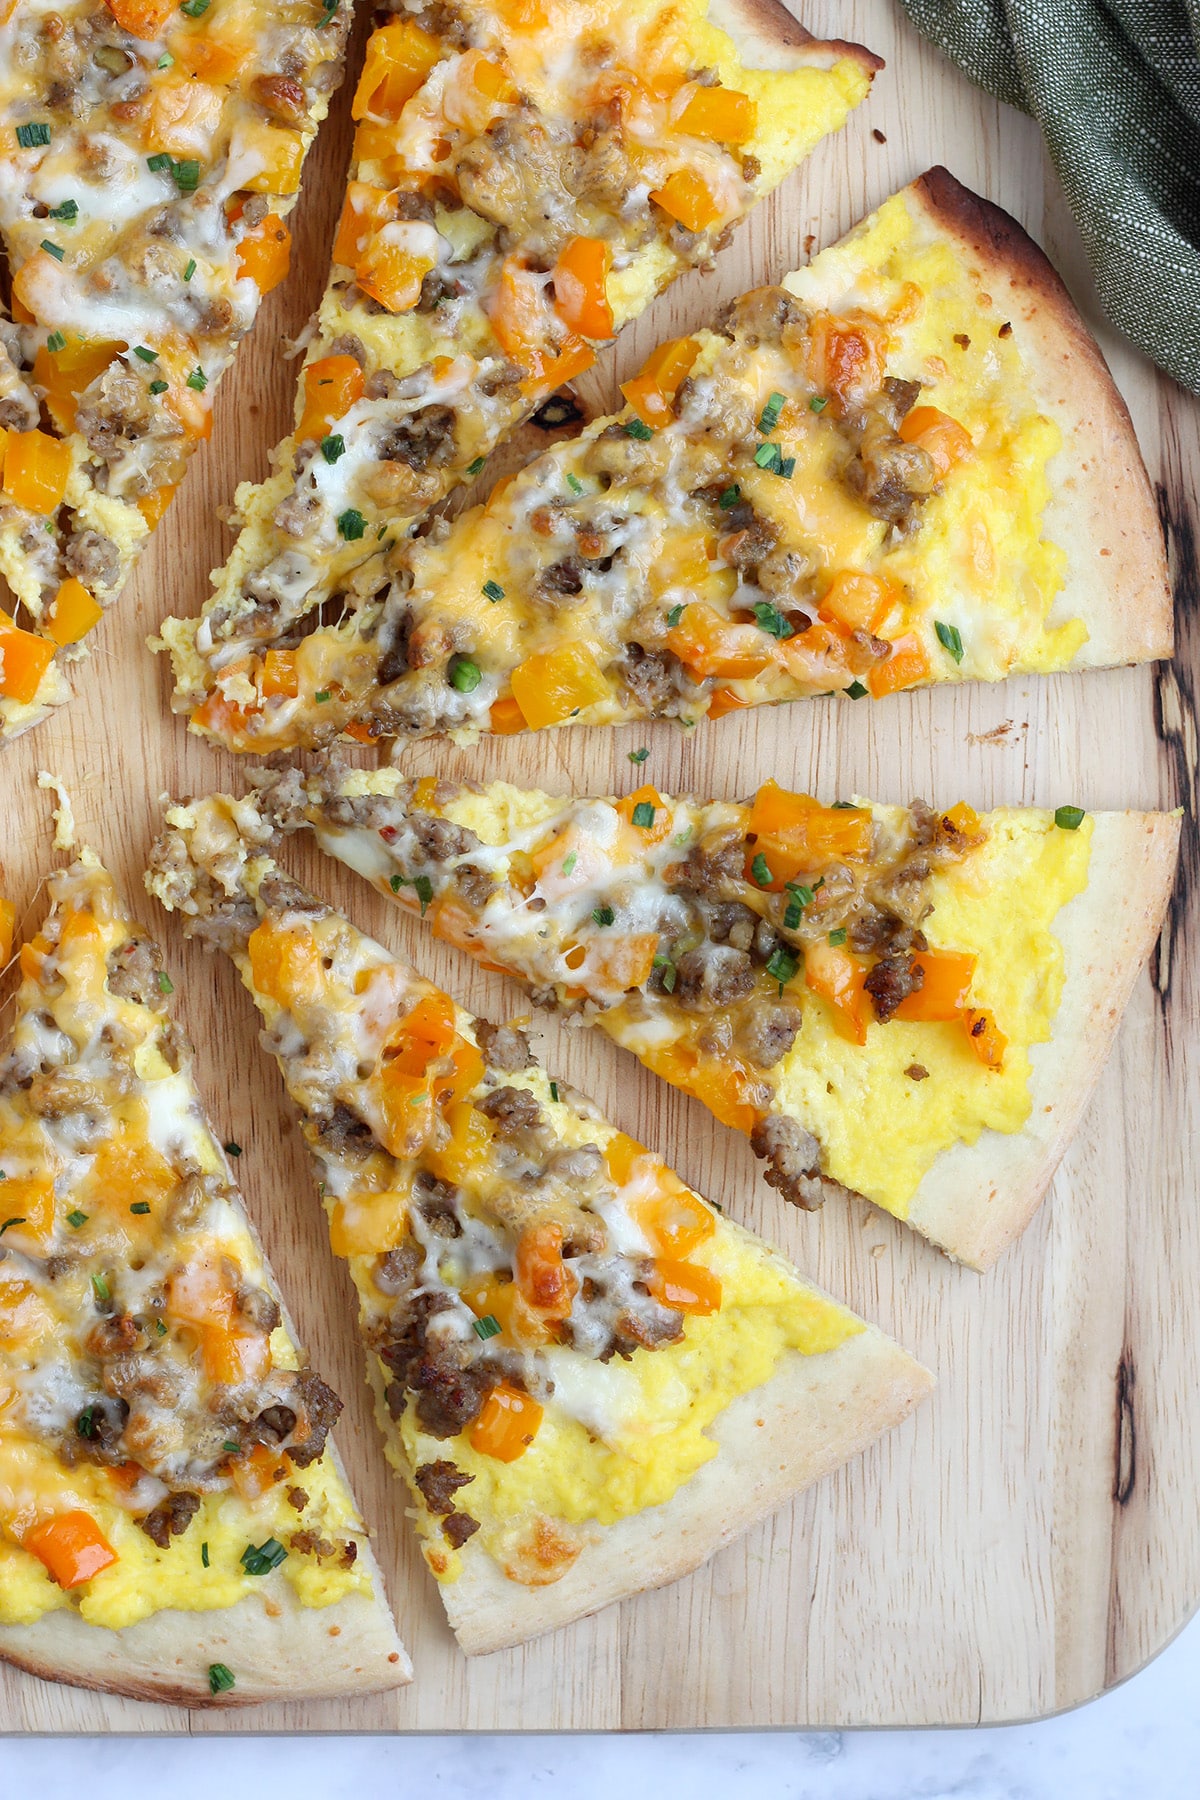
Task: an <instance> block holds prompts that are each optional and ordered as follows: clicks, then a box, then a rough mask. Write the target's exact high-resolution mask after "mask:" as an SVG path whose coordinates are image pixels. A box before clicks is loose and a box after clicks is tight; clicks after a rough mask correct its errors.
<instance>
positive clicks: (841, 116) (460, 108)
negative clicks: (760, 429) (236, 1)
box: [163, 0, 875, 748]
mask: <svg viewBox="0 0 1200 1800" xmlns="http://www.w3.org/2000/svg"><path fill="white" fill-rule="evenodd" d="M706 14H707V0H626V3H625V4H623V5H621V6H619V7H612V6H600V5H597V4H594V3H592V0H588V3H585V4H578V3H577V0H530V3H529V4H526V3H524V0H520V3H517V0H488V3H486V4H469V5H465V6H462V7H460V8H456V9H454V10H453V12H452V14H451V26H448V27H446V28H445V29H444V30H443V31H442V34H441V35H440V36H439V35H438V32H437V30H436V29H435V28H434V27H433V26H432V25H431V24H430V19H429V17H428V16H427V15H425V14H421V15H419V17H418V18H417V19H416V20H413V19H410V18H408V17H406V16H405V15H404V14H401V15H399V16H398V17H393V18H390V19H389V20H388V22H387V23H385V24H384V25H382V26H381V27H380V28H379V30H378V31H377V32H376V34H375V36H374V38H373V39H372V41H371V43H370V44H369V45H368V48H367V58H366V64H365V69H364V74H363V76H362V78H361V80H360V82H359V86H358V89H357V92H356V95H355V101H354V108H353V110H354V116H355V118H356V119H357V120H358V130H357V137H356V141H355V163H354V167H353V169H352V172H351V181H350V185H349V189H348V195H347V201H346V210H345V212H344V214H343V218H342V223H341V225H340V227H339V230H338V234H337V238H336V240H335V244H334V250H333V269H332V272H331V276H330V281H329V286H328V288H327V289H326V293H325V297H324V299H323V301H322V304H321V308H320V313H319V317H318V324H317V330H316V332H315V334H314V336H313V338H312V340H311V342H310V343H309V346H308V351H307V357H306V362H305V367H304V370H303V371H302V374H301V383H300V391H299V394H298V397H297V415H296V417H297V426H296V431H295V433H294V434H293V436H291V437H290V438H288V439H286V440H285V441H284V442H283V443H282V444H281V445H280V446H279V448H278V450H277V451H276V452H275V458H274V460H275V466H276V469H277V473H276V474H275V475H274V476H272V477H271V479H270V480H268V481H267V482H265V483H263V484H261V485H259V486H253V485H251V484H249V483H247V484H245V485H244V486H243V487H242V488H241V489H240V490H239V493H238V497H237V504H238V509H239V515H240V519H241V522H242V531H241V535H240V537H239V539H238V542H237V545H236V546H235V548H234V551H233V553H232V555H231V557H230V559H229V561H228V563H227V564H226V566H225V568H224V569H223V570H221V571H220V573H219V575H218V576H217V585H216V591H215V592H214V594H213V597H212V599H211V600H210V601H209V603H208V604H207V605H206V607H205V609H204V614H203V617H202V618H201V619H200V620H194V619H193V620H168V621H167V623H166V625H165V626H164V628H163V640H164V641H165V643H166V644H167V645H168V646H169V647H170V649H171V651H172V654H173V657H174V660H175V667H176V680H177V690H176V700H175V704H176V706H177V707H178V708H179V709H180V710H186V711H188V712H189V713H190V714H191V715H192V722H193V724H194V725H195V727H196V728H197V729H198V730H201V731H204V732H207V733H209V734H210V735H213V736H215V737H219V738H223V739H225V740H227V741H229V742H232V743H235V744H237V746H238V747H239V748H241V747H245V745H244V744H243V743H242V739H243V738H245V739H246V740H247V742H248V743H251V742H252V743H253V745H254V747H256V748H257V747H261V746H262V745H263V744H265V742H266V741H267V740H266V737H265V736H264V735H263V733H264V728H265V721H262V720H260V719H259V718H258V717H257V714H258V711H259V709H260V707H261V703H262V702H263V701H264V699H269V700H271V701H272V702H275V703H277V702H278V701H279V700H280V699H282V698H285V697H286V699H287V702H288V704H286V705H285V706H283V707H280V706H279V705H278V704H272V706H271V707H270V709H269V710H270V711H271V713H272V718H273V728H274V729H273V733H272V737H273V741H274V742H277V743H281V744H282V743H285V742H288V743H298V742H301V741H305V740H306V738H307V736H308V734H310V733H311V732H320V731H321V729H322V726H323V722H324V720H325V719H326V718H327V716H328V715H327V714H326V713H325V712H323V710H322V709H323V708H324V707H325V706H326V700H325V699H323V698H321V696H323V695H326V694H327V693H328V691H329V690H330V689H333V690H334V692H335V693H337V692H338V691H339V689H340V687H341V686H342V684H343V683H344V679H345V676H346V673H347V670H348V668H349V666H350V665H351V664H352V663H356V662H359V661H365V663H367V664H369V665H370V667H367V666H364V667H363V668H361V669H359V670H358V672H357V674H356V677H355V681H354V683H353V686H354V688H355V690H356V691H357V689H359V688H360V687H361V686H362V683H363V681H364V680H365V679H367V678H368V676H369V673H370V668H373V666H374V661H375V660H377V659H376V658H373V657H372V656H371V653H370V652H367V653H366V656H365V658H364V656H363V655H362V653H361V651H360V650H359V649H358V648H357V647H356V643H355V641H354V634H353V633H351V634H349V636H347V634H345V633H343V634H341V635H340V636H339V634H338V633H337V632H334V633H332V634H331V633H329V632H326V631H320V630H319V631H317V632H316V633H315V634H313V635H310V636H308V637H306V638H305V641H304V645H303V647H302V649H301V650H300V651H298V652H295V651H294V650H293V645H294V636H293V635H291V634H293V633H294V630H295V627H296V626H297V624H298V623H299V622H300V621H301V620H303V619H306V618H307V617H308V616H309V615H311V614H312V613H314V612H315V610H316V609H317V608H318V607H320V605H321V604H322V602H323V601H325V600H326V599H327V598H328V596H329V595H330V593H331V592H332V591H333V590H334V588H335V587H336V586H338V585H339V584H340V583H344V582H345V581H346V580H347V579H349V577H350V576H351V574H352V572H353V571H354V570H356V569H357V568H358V567H359V566H360V565H362V564H364V563H369V560H370V559H371V558H372V557H373V555H374V554H375V553H376V552H378V550H379V547H380V541H381V540H382V539H384V538H387V539H388V540H389V541H395V540H396V539H397V538H400V537H402V536H403V535H404V534H405V533H406V532H407V530H408V529H409V527H410V526H411V525H412V523H413V522H414V520H415V519H416V518H417V517H418V516H420V515H421V514H422V513H424V512H425V511H426V510H427V508H428V507H429V506H431V505H432V504H434V503H435V502H436V501H437V500H439V499H441V498H442V497H443V496H444V495H445V494H446V493H447V492H448V491H449V490H450V489H451V487H453V486H454V485H455V484H457V483H459V482H461V481H462V480H464V478H468V477H470V476H473V475H474V474H476V473H477V472H478V470H479V468H480V467H482V464H483V461H484V459H485V458H486V456H487V455H488V454H489V452H490V451H491V450H492V449H493V448H494V447H495V446H496V444H498V443H499V442H500V441H501V440H502V439H503V438H504V437H506V436H507V435H508V433H509V432H511V431H512V430H513V429H514V427H515V426H516V425H517V424H519V423H520V421H521V420H522V419H523V418H526V417H528V416H529V414H530V413H531V412H532V411H533V410H534V408H535V407H536V406H537V405H538V404H539V403H540V402H541V401H543V400H545V399H546V398H547V396H548V395H549V394H551V393H552V392H553V391H554V390H555V389H556V388H558V387H559V386H561V385H562V384H563V383H564V382H566V381H568V380H570V379H571V378H572V377H573V376H575V375H578V374H579V373H581V372H582V370H583V369H584V368H586V367H587V366H588V365H589V364H590V363H591V362H592V361H593V360H594V355H595V349H596V346H597V345H598V344H600V343H603V342H605V341H607V340H608V339H610V338H611V337H612V336H613V335H614V333H615V332H617V331H619V330H620V329H621V328H622V327H623V326H624V325H625V324H626V323H627V322H628V321H629V320H630V319H633V318H636V317H637V316H638V315H639V314H640V313H641V312H642V311H643V310H644V309H645V307H646V306H647V304H648V303H649V301H650V300H651V299H653V297H654V295H655V294H656V293H658V292H659V291H660V290H661V289H662V288H664V287H665V286H666V285H667V284H668V282H670V281H671V280H672V279H673V278H674V277H675V276H676V275H677V274H678V273H680V271H681V270H683V269H685V268H687V267H689V266H693V265H695V264H697V263H702V262H704V261H705V260H706V259H707V258H708V257H709V256H711V254H712V253H713V251H714V250H715V249H716V248H718V247H719V246H720V244H721V243H723V242H724V239H725V236H726V234H727V233H728V231H729V229H730V227H731V226H732V225H734V224H735V223H737V221H738V220H740V219H741V218H742V217H743V216H744V215H745V214H746V213H747V212H748V211H749V210H750V208H751V207H752V206H753V205H754V204H755V202H756V201H757V200H758V199H759V198H760V197H761V196H762V195H764V194H766V193H768V192H770V190H771V189H772V188H774V187H775V185H776V184H777V183H778V182H779V181H780V180H781V179H782V177H783V176H784V175H785V174H786V173H787V171H788V170H789V169H791V168H793V167H795V166H796V164H797V163H799V162H800V161H802V160H803V158H804V157H806V156H807V155H808V154H809V152H810V151H811V150H812V149H813V148H814V146H815V145H816V144H817V143H818V141H819V140H820V139H821V138H823V137H824V136H826V135H827V134H828V133H830V132H832V131H836V130H838V129H839V128H840V127H841V125H842V124H843V123H844V122H845V119H846V118H847V116H848V114H849V113H850V111H851V110H852V108H853V107H854V106H856V105H857V104H858V102H859V101H860V100H862V98H863V97H864V95H865V94H866V92H867V89H868V87H869V85H870V80H871V74H872V71H873V67H874V64H875V59H874V58H872V57H871V56H870V55H869V54H868V53H867V52H864V51H860V50H857V49H856V48H855V47H853V46H849V45H845V44H841V45H837V44H834V45H824V44H820V43H810V44H808V45H805V46H802V47H798V48H796V49H794V50H790V51H788V52H787V53H786V54H785V55H784V56H783V57H782V58H780V59H779V61H778V62H777V64H776V66H774V67H771V68H768V69H753V68H748V67H746V66H745V65H744V64H743V63H742V62H741V61H740V59H739V56H738V53H737V48H736V45H735V43H734V41H733V39H732V38H731V37H730V36H729V35H728V34H727V33H726V32H725V31H723V30H721V29H719V28H718V27H717V26H716V25H715V24H713V23H712V22H710V21H709V19H708V18H707V16H706ZM431 32H432V35H431ZM363 622H365V621H363ZM274 646H278V648H269V647H274ZM266 657H273V660H271V661H270V662H268V661H266V660H265V658H266ZM281 657H282V658H283V661H282V663H281V662H280V660H279V659H280V658H281ZM264 683H265V686H264ZM250 714H253V715H254V716H253V717H247V715H250Z"/></svg>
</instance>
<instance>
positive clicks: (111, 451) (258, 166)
mask: <svg viewBox="0 0 1200 1800" xmlns="http://www.w3.org/2000/svg"><path fill="white" fill-rule="evenodd" d="M349 19H350V5H349V3H348V0H346V3H343V0H281V4H278V5H267V4H266V3H265V0H249V3H248V4H247V3H244V0H243V3H239V0H183V4H182V5H178V4H176V3H175V0H66V4H64V5H59V6H56V7H55V8H54V9H53V10H50V9H48V8H46V7H45V6H42V5H37V4H33V3H32V0H13V3H11V4H9V5H8V6H6V7H5V8H4V10H3V23H0V69H3V71H4V74H3V78H2V79H0V235H2V237H3V241H4V248H5V251H6V253H7V258H8V269H9V273H10V275H11V279H12V286H11V296H12V298H11V315H12V317H11V322H9V321H8V320H4V321H0V467H2V475H0V480H2V487H0V574H3V575H4V577H5V579H6V580H7V582H8V583H9V586H10V587H11V589H12V592H13V594H14V595H15V597H16V603H17V607H16V610H15V611H14V612H13V613H12V614H4V615H0V740H2V739H3V738H5V737H11V736H14V735H15V734H16V733H17V732H19V731H23V730H24V729H25V728H26V727H27V726H29V725H33V724H36V722H37V721H38V720H39V719H40V718H42V717H44V716H45V714H46V712H47V711H48V709H49V708H51V707H53V706H56V705H59V704H60V703H61V702H63V701H64V700H66V699H68V698H69V689H68V686H67V682H66V679H65V676H64V665H66V664H69V663H72V662H74V661H76V660H77V659H78V658H79V657H80V656H82V655H83V653H84V652H83V640H84V639H85V637H86V636H87V634H88V633H89V632H90V631H91V630H92V628H93V627H94V626H95V625H96V624H97V622H98V621H99V619H100V618H101V616H102V614H103V611H104V609H105V608H106V607H108V606H110V605H111V604H112V602H113V601H114V600H115V599H116V598H117V596H118V594H119V593H120V591H121V588H122V587H123V586H124V584H125V582H126V580H127V579H128V577H129V574H130V572H131V570H132V568H133V564H134V562H135V561H136V559H137V557H138V555H139V553H140V551H141V549H142V547H143V545H144V544H145V542H146V539H147V538H148V536H149V535H150V532H151V531H152V530H153V529H154V526H155V525H156V524H157V522H158V520H159V518H160V517H161V516H162V513H163V511H164V510H165V508H166V506H167V503H168V502H169V500H170V498H171V495H172V494H173V492H174V491H175V488H176V487H177V486H178V484H179V482H180V481H181V480H182V478H183V474H184V470H185V468H186V466H187V461H188V458H189V456H190V455H191V453H192V451H193V450H194V449H195V448H196V445H197V444H198V443H199V442H200V441H201V440H202V439H203V438H205V437H207V436H208V433H209V430H210V426H211V414H212V401H213V394H214V391H215V388H216V384H217V381H218V378H219V377H220V375H221V373H222V371H223V370H224V368H225V367H226V366H227V364H228V363H229V361H230V359H231V358H232V356H233V353H234V351H235V349H236V348H237V345H238V342H239V341H240V339H241V338H242V337H243V336H244V335H245V333H246V332H247V331H248V330H249V329H250V326H251V325H252V324H253V322H254V316H255V313H256V312H257V310H258V305H259V302H260V300H261V299H262V296H263V295H264V294H265V293H267V292H268V291H269V290H270V289H271V288H272V287H274V286H275V285H276V283H277V282H279V281H281V280H282V279H283V277H284V275H285V274H286V273H287V266H288V250H289V242H290V239H289V232H288V226H287V223H286V220H287V215H288V213H289V212H290V211H291V208H292V206H293V205H294V203H295V200H296V190H297V187H298V184H299V180H300V166H301V164H302V162H303V160H304V155H305V152H306V150H307V148H308V146H309V144H310V142H311V141H312V138H313V135H314V133H315V131H316V128H317V125H318V124H319V122H320V121H321V120H322V119H323V118H324V116H325V113H326V110H327V108H328V105H329V96H330V93H331V92H332V90H333V89H334V88H335V87H336V86H337V83H338V81H339V79H340V77H341V64H342V49H343V44H344V41H345V36H346V31H347V28H348V25H349Z"/></svg>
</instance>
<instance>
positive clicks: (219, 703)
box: [188, 688, 254, 748]
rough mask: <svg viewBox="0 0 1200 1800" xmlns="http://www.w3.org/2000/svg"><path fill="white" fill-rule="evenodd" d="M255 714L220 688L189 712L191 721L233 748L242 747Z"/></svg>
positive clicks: (210, 735) (207, 733)
mask: <svg viewBox="0 0 1200 1800" xmlns="http://www.w3.org/2000/svg"><path fill="white" fill-rule="evenodd" d="M252 717H254V714H253V713H252V712H251V711H250V710H248V709H247V708H246V707H244V706H239V705H238V704H237V702H236V701H234V700H227V699H226V698H225V696H224V694H223V693H221V691H220V689H219V688H214V689H213V691H212V693H211V694H209V695H207V696H206V698H205V699H203V700H202V701H201V702H200V704H199V706H194V707H193V708H192V710H191V712H190V713H189V714H188V718H189V721H190V723H191V724H192V725H193V726H194V727H195V729H196V730H197V731H200V732H203V733H204V734H205V735H206V736H209V737H215V738H219V739H220V741H221V742H222V743H223V744H228V745H230V746H231V748H240V747H241V745H240V743H239V740H244V739H245V736H246V733H247V731H248V729H249V726H250V721H251V718H252Z"/></svg>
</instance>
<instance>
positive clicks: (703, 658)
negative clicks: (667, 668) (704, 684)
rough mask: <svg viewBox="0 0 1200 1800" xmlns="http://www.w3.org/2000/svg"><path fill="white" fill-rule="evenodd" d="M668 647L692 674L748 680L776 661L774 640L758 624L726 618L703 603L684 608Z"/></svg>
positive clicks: (668, 640) (696, 602)
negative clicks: (747, 623)
mask: <svg viewBox="0 0 1200 1800" xmlns="http://www.w3.org/2000/svg"><path fill="white" fill-rule="evenodd" d="M666 642H667V648H668V650H671V651H673V652H674V654H675V655H676V656H677V657H678V658H679V660H680V662H682V663H686V664H687V666H688V668H689V669H690V670H691V671H692V673H693V674H694V675H698V676H700V677H701V678H702V679H703V678H704V677H705V676H708V675H717V676H722V677H724V678H725V679H726V680H729V681H747V680H750V679H751V678H752V677H753V676H755V675H761V674H762V672H763V670H764V669H769V668H770V667H771V665H772V663H775V662H777V661H778V648H777V644H776V640H775V639H774V638H773V637H771V636H769V635H768V633H767V632H765V631H760V630H759V628H758V626H757V625H743V624H739V623H738V622H737V621H736V620H734V619H726V618H724V617H722V615H721V614H720V613H719V612H717V610H716V608H715V607H712V606H710V605H709V604H708V602H707V601H706V600H693V601H692V602H691V604H690V605H688V606H685V607H684V609H683V613H682V615H681V617H680V620H679V623H678V625H673V626H672V627H671V629H670V630H669V631H668V633H667V638H666Z"/></svg>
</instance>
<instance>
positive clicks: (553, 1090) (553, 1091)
mask: <svg viewBox="0 0 1200 1800" xmlns="http://www.w3.org/2000/svg"><path fill="white" fill-rule="evenodd" d="M550 1098H551V1099H552V1100H554V1101H557V1099H558V1083H557V1081H552V1082H551V1083H550Z"/></svg>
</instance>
